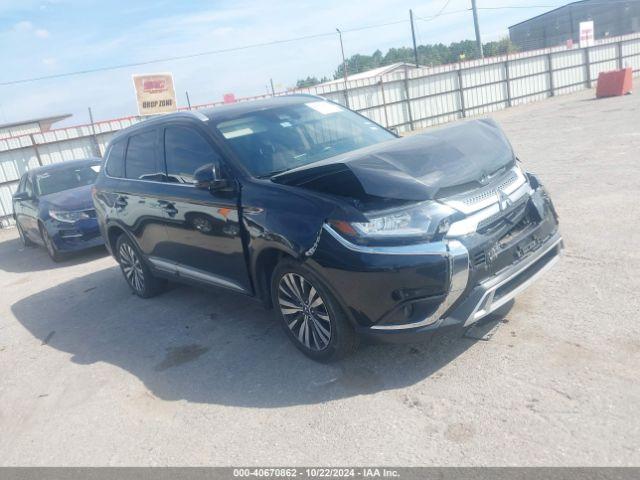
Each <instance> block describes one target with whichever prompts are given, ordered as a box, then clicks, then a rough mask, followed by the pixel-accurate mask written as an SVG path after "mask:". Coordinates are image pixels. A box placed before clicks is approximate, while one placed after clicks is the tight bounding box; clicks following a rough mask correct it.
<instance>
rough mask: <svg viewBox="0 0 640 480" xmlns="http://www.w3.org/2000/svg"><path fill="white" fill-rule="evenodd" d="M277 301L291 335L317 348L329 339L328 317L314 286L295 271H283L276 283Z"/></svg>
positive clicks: (307, 345)
mask: <svg viewBox="0 0 640 480" xmlns="http://www.w3.org/2000/svg"><path fill="white" fill-rule="evenodd" d="M278 303H279V305H280V311H281V312H282V316H283V317H284V320H285V322H286V324H287V326H288V327H289V330H291V332H292V333H293V335H294V337H295V338H297V340H298V341H299V342H300V343H301V344H302V345H304V346H305V347H306V348H308V349H309V350H313V351H321V350H324V349H326V348H327V347H328V346H329V343H330V342H331V319H330V317H329V311H328V310H327V306H326V303H325V301H324V300H323V298H322V296H321V295H320V293H319V292H318V291H317V290H316V288H315V287H314V286H313V285H312V284H311V283H310V282H309V281H308V280H306V279H305V278H304V277H303V276H302V275H299V274H297V273H285V274H284V275H283V276H282V278H280V282H279V284H278Z"/></svg>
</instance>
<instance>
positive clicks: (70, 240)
mask: <svg viewBox="0 0 640 480" xmlns="http://www.w3.org/2000/svg"><path fill="white" fill-rule="evenodd" d="M100 165H101V160H100V159H96V158H92V159H87V160H74V161H68V162H62V163H57V164H54V165H47V166H44V167H39V168H36V169H33V170H31V171H29V172H27V173H25V174H24V175H23V176H22V178H21V179H20V184H19V185H18V190H17V191H16V193H15V194H14V195H13V212H14V213H13V215H14V218H15V220H16V225H17V227H18V232H19V233H20V239H21V240H22V242H23V243H24V245H25V246H33V245H35V244H39V245H43V246H44V247H45V248H46V249H47V252H48V253H49V256H50V257H51V258H52V259H53V260H54V261H56V262H57V261H60V260H61V259H62V258H63V255H64V254H65V253H67V252H75V251H79V250H84V249H86V248H91V247H96V246H99V245H103V244H104V241H103V239H102V236H101V235H100V230H99V229H98V222H97V220H96V212H95V210H94V208H93V201H92V199H91V187H92V186H93V183H94V182H95V179H96V177H97V175H98V172H99V171H100Z"/></svg>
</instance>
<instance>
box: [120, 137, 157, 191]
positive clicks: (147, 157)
mask: <svg viewBox="0 0 640 480" xmlns="http://www.w3.org/2000/svg"><path fill="white" fill-rule="evenodd" d="M156 138H157V134H156V131H155V130H152V131H149V132H144V133H139V134H137V135H132V136H131V137H130V138H129V145H128V146H127V155H126V157H125V176H126V178H131V179H133V180H156V179H158V177H160V178H161V177H162V175H161V174H160V173H158V166H157V162H156V151H155V143H156Z"/></svg>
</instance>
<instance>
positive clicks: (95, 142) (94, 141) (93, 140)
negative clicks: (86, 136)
mask: <svg viewBox="0 0 640 480" xmlns="http://www.w3.org/2000/svg"><path fill="white" fill-rule="evenodd" d="M89 121H90V122H91V149H92V150H93V154H94V155H95V156H96V157H101V156H102V152H101V151H100V142H98V136H97V135H96V126H95V124H94V123H93V112H92V111H91V107H89Z"/></svg>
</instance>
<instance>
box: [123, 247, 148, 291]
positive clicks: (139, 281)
mask: <svg viewBox="0 0 640 480" xmlns="http://www.w3.org/2000/svg"><path fill="white" fill-rule="evenodd" d="M118 258H119V259H120V266H121V267H122V272H123V273H124V277H125V278H126V279H127V282H129V285H130V286H131V288H133V289H134V290H135V291H136V293H142V292H144V286H145V285H144V271H143V270H142V264H141V263H140V259H139V258H138V254H137V253H136V252H135V250H134V249H133V247H131V245H129V244H128V243H126V242H123V243H121V244H120V249H119V250H118Z"/></svg>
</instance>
